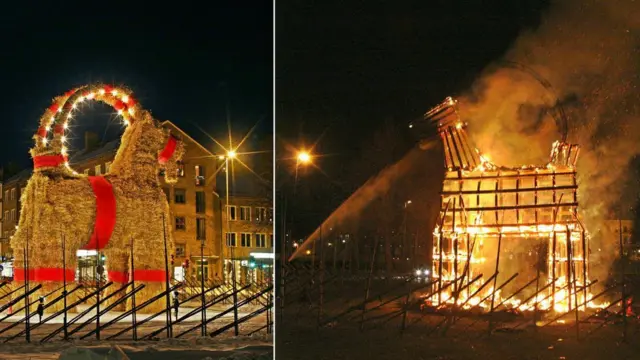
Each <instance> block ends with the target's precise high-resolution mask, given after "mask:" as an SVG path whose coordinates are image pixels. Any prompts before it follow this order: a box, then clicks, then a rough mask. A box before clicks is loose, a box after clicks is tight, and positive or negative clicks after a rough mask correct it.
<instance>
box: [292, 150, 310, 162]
mask: <svg viewBox="0 0 640 360" xmlns="http://www.w3.org/2000/svg"><path fill="white" fill-rule="evenodd" d="M296 158H297V160H298V164H303V165H306V164H309V163H310V162H311V154H309V152H307V151H304V150H302V151H300V152H298V156H297V157H296Z"/></svg>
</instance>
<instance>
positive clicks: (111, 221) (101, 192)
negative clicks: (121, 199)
mask: <svg viewBox="0 0 640 360" xmlns="http://www.w3.org/2000/svg"><path fill="white" fill-rule="evenodd" d="M89 182H90V183H91V188H92V189H93V194H94V195H95V196H96V222H95V224H94V225H93V234H92V235H91V240H89V243H87V245H85V246H84V247H83V249H85V250H101V249H104V247H105V246H107V244H108V243H109V240H110V239H111V235H112V234H113V229H114V228H115V226H116V197H115V195H114V194H113V186H112V185H111V183H110V182H109V181H107V179H105V178H104V176H89Z"/></svg>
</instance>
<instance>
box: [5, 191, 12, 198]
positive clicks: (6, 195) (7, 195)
mask: <svg viewBox="0 0 640 360" xmlns="http://www.w3.org/2000/svg"><path fill="white" fill-rule="evenodd" d="M4 198H5V199H7V200H11V198H10V197H9V190H5V192H4Z"/></svg>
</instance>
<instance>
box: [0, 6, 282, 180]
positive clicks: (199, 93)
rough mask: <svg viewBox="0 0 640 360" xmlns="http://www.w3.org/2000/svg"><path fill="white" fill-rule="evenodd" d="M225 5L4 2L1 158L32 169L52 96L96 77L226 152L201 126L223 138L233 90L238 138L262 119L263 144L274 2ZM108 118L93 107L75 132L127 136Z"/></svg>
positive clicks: (267, 128)
mask: <svg viewBox="0 0 640 360" xmlns="http://www.w3.org/2000/svg"><path fill="white" fill-rule="evenodd" d="M36 3H37V4H38V5H36ZM228 3H229V4H233V5H227V6H224V5H222V4H220V2H212V3H209V4H207V6H206V7H200V6H196V5H191V6H187V7H184V8H183V7H182V6H181V4H182V3H180V2H177V3H176V2H173V3H167V4H164V5H162V6H160V5H158V4H156V5H153V6H151V5H149V6H147V5H143V4H145V3H144V2H135V1H134V2H123V3H121V4H118V3H117V2H106V3H105V2H96V1H83V2H77V3H74V2H73V1H71V2H64V3H60V2H48V1H41V2H7V3H6V4H4V3H3V6H2V11H1V12H0V32H2V34H3V35H2V38H1V40H0V44H1V52H0V68H1V69H2V70H1V71H0V84H1V85H2V86H1V88H0V92H1V93H0V98H1V99H2V102H3V106H2V108H1V109H0V118H1V120H0V121H1V124H2V137H1V138H0V164H4V165H6V164H7V163H9V162H14V163H18V164H19V165H20V166H23V167H24V166H31V163H30V160H29V155H28V151H29V149H30V147H31V146H32V140H31V136H32V135H33V133H34V132H35V129H36V128H37V125H38V120H39V118H40V116H41V115H42V113H43V112H44V110H45V108H46V107H48V106H49V104H50V102H51V99H52V98H53V97H54V96H57V95H59V94H62V93H64V92H66V91H67V90H69V89H70V88H72V87H73V86H77V85H82V84H86V83H91V82H105V83H112V84H115V85H125V86H127V87H129V88H131V89H132V90H133V91H134V96H135V97H136V98H137V99H138V100H139V101H140V102H141V104H142V106H143V107H145V108H146V109H149V110H151V111H152V114H153V115H154V117H155V118H156V119H158V120H171V121H173V122H174V123H176V124H177V125H178V126H179V127H182V128H183V129H184V130H185V131H187V133H189V134H190V135H192V136H193V137H194V138H196V139H198V140H200V141H202V142H203V144H204V145H205V146H207V147H209V148H210V149H211V150H212V151H214V152H216V151H220V149H219V148H217V147H216V146H215V145H214V144H213V142H210V141H208V142H207V141H205V140H206V138H207V137H206V136H204V134H203V133H202V132H201V131H200V130H198V127H200V128H202V129H204V131H206V132H207V133H209V134H211V135H213V136H215V137H216V138H218V139H220V138H222V139H226V137H225V136H226V135H225V134H226V129H227V123H226V114H225V105H226V103H227V101H226V98H227V94H228V99H229V101H228V103H229V107H230V117H231V123H232V129H233V132H234V133H235V134H236V136H237V137H238V140H239V137H240V136H241V135H243V134H244V133H246V132H247V131H248V130H249V129H250V128H251V127H252V126H253V125H254V124H256V123H258V127H257V130H256V132H255V135H254V137H253V138H254V140H255V142H256V143H258V142H259V143H261V144H259V145H255V146H254V147H256V148H258V147H264V146H265V142H264V139H269V138H272V136H273V135H272V133H273V122H272V117H273V115H272V114H273V110H272V103H273V95H272V92H273V75H272V73H273V71H272V69H273V24H272V22H273V15H272V13H273V4H272V2H271V1H254V2H252V3H251V4H242V5H241V4H239V3H235V2H228ZM236 4H237V5H236ZM112 120H113V110H111V109H109V108H107V107H104V106H95V107H94V109H90V110H87V111H83V115H82V116H81V117H79V118H78V120H76V122H75V123H74V125H76V127H75V128H74V129H72V130H73V133H72V136H73V137H75V138H76V140H81V138H82V134H83V133H84V131H85V130H92V131H96V132H98V133H99V135H100V136H101V137H102V138H103V139H104V140H105V141H106V140H109V138H113V137H115V136H118V135H119V134H120V133H121V129H120V128H119V126H117V125H115V124H116V122H115V121H112ZM110 121H111V122H110ZM107 125H110V126H107ZM78 144H79V142H78V141H75V142H74V143H73V144H72V145H73V146H74V147H75V148H78V147H79V146H81V145H78ZM269 147H270V146H269ZM262 150H265V149H262ZM266 150H269V149H268V148H267V149H266Z"/></svg>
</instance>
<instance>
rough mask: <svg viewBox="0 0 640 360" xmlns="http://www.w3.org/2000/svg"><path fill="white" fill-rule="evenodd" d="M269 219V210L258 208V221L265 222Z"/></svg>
mask: <svg viewBox="0 0 640 360" xmlns="http://www.w3.org/2000/svg"><path fill="white" fill-rule="evenodd" d="M266 219H267V208H263V207H257V208H256V221H257V222H264V221H265V220H266Z"/></svg>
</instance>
